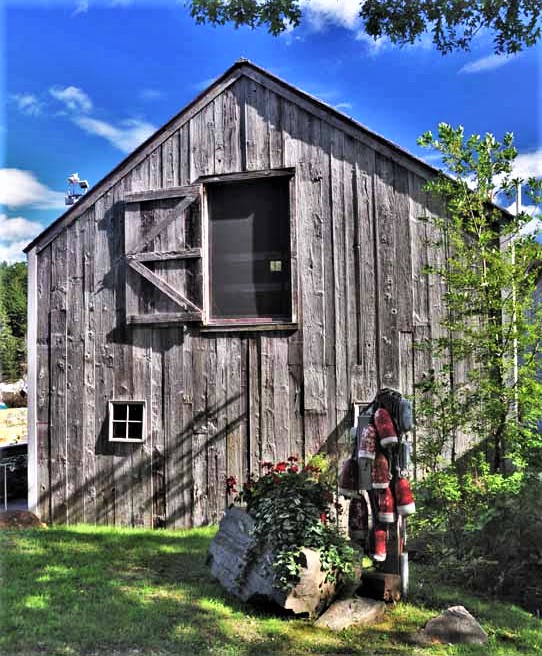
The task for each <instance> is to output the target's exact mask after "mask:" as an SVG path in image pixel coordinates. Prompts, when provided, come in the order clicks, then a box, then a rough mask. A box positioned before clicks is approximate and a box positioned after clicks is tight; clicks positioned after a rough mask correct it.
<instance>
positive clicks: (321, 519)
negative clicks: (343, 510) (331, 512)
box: [320, 513, 327, 524]
mask: <svg viewBox="0 0 542 656" xmlns="http://www.w3.org/2000/svg"><path fill="white" fill-rule="evenodd" d="M320 521H321V522H322V524H325V523H326V522H327V516H326V513H322V514H321V515H320Z"/></svg>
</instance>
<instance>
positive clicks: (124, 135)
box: [73, 116, 156, 153]
mask: <svg viewBox="0 0 542 656" xmlns="http://www.w3.org/2000/svg"><path fill="white" fill-rule="evenodd" d="M73 120H74V122H75V123H76V124H77V125H78V126H79V127H80V128H82V129H83V130H85V132H88V133H89V134H95V135H98V136H99V137H103V138H104V139H106V140H107V141H109V143H110V144H112V145H113V146H115V148H118V149H119V150H121V151H122V152H123V153H130V152H131V151H132V150H134V149H135V148H137V146H139V145H140V144H141V143H143V141H145V140H146V139H147V138H148V137H150V136H151V135H152V134H153V133H154V132H156V128H155V127H154V125H151V124H150V123H146V122H145V121H140V120H138V119H127V120H125V121H122V122H121V123H120V126H119V127H115V126H114V125H111V123H106V122H105V121H99V120H98V119H94V118H90V117H89V116H77V117H75V118H74V119H73Z"/></svg>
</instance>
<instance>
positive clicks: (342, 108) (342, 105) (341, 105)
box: [335, 102, 353, 111]
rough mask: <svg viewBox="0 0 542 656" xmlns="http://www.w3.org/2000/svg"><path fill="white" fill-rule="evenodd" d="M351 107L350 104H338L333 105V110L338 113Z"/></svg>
mask: <svg viewBox="0 0 542 656" xmlns="http://www.w3.org/2000/svg"><path fill="white" fill-rule="evenodd" d="M352 107H353V105H352V103H350V102H340V103H337V104H336V105H335V109H338V110H339V111H341V110H344V109H352Z"/></svg>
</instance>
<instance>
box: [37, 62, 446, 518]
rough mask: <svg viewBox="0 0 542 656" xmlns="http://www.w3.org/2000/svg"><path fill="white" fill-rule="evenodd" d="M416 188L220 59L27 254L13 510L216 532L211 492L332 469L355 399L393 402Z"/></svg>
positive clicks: (406, 161)
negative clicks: (261, 478)
mask: <svg viewBox="0 0 542 656" xmlns="http://www.w3.org/2000/svg"><path fill="white" fill-rule="evenodd" d="M434 175H435V170H434V169H433V168H431V167H429V166H428V165H426V164H425V163H424V162H422V161H420V160H418V159H416V158H415V157H413V156H411V155H410V154H408V153H407V152H405V151H404V150H402V149H401V148H399V147H397V146H396V145H394V144H392V143H390V142H389V141H387V140H386V139H384V138H382V137H380V136H378V135H376V134H374V133H372V132H370V131H369V130H367V129H366V128H365V127H363V126H362V125H360V124H359V123H357V122H355V121H353V120H352V119H350V118H348V117H346V116H344V115H343V114H341V113H340V112H338V111H336V110H335V109H333V108H332V107H329V106H328V105H326V104H324V103H322V102H320V101H319V100H317V99H315V98H313V97H311V96H309V95H308V94H306V93H304V92H302V91H300V90H299V89H297V88H295V87H293V86H291V85H290V84H288V83H286V82H284V81H282V80H280V79H279V78H277V77H276V76H274V75H272V74H270V73H269V72H267V71H265V70H263V69H261V68H259V67H257V66H256V65H254V64H252V63H250V62H248V61H246V60H240V61H238V62H236V63H235V64H234V65H233V66H232V67H231V68H230V69H229V70H227V71H226V72H225V73H224V74H223V75H222V76H221V77H220V78H218V79H217V80H216V81H215V82H214V83H213V84H212V85H211V86H210V87H209V88H208V89H206V90H205V91H204V92H203V93H201V94H200V95H199V96H198V97H197V98H196V99H195V100H194V101H193V102H192V103H190V104H189V105H188V106H187V107H185V108H184V109H183V110H182V111H181V112H180V113H179V114H178V115H177V116H175V117H174V118H173V119H172V120H171V121H169V122H168V123H167V124H166V125H164V126H163V127H162V128H161V129H160V130H158V132H156V133H155V134H154V135H153V136H152V137H151V138H150V139H148V140H147V141H146V142H145V143H144V144H142V145H141V146H140V147H139V148H138V149H137V150H135V151H134V152H133V153H132V154H131V155H129V156H128V157H127V158H126V159H125V160H124V161H123V162H121V163H120V164H119V165H118V166H117V167H116V168H115V169H114V170H113V171H112V172H111V173H110V174H109V175H107V176H106V177H105V178H104V179H103V180H101V181H100V182H99V183H97V184H95V185H94V186H93V187H92V188H91V189H90V190H89V191H88V193H87V194H86V195H84V196H83V197H82V198H81V199H80V200H78V201H77V202H76V203H75V204H74V205H73V206H71V207H70V208H69V209H68V210H67V211H66V212H65V213H64V214H63V215H62V216H61V217H60V218H59V219H58V220H57V221H56V222H55V223H53V224H52V225H51V226H49V227H48V228H47V229H46V230H45V231H44V232H43V233H42V234H40V235H39V236H38V237H37V238H36V239H35V240H34V241H33V242H32V243H31V244H29V246H28V247H27V249H26V252H27V255H28V263H29V507H30V509H32V510H34V511H36V512H37V513H38V514H39V516H40V517H41V518H42V519H43V520H44V521H46V522H48V523H53V524H57V523H75V522H88V523H97V524H110V525H120V526H146V527H164V526H166V527H171V528H181V527H190V526H198V525H203V524H206V523H210V522H216V521H217V520H219V519H220V517H221V515H222V513H223V511H224V509H225V506H226V502H227V500H226V497H225V485H224V480H225V477H226V476H227V475H235V476H237V477H238V478H243V477H244V475H245V474H246V472H248V471H253V472H255V471H257V470H258V466H259V463H260V462H261V461H262V460H276V459H284V458H286V457H288V456H290V455H297V456H299V457H300V458H305V457H307V456H309V455H311V454H313V453H315V452H317V451H319V450H322V449H323V450H327V451H330V452H334V451H335V449H336V445H337V443H338V441H339V440H340V439H341V437H344V435H345V434H346V433H347V432H348V430H349V428H350V425H351V423H352V408H353V404H354V403H355V402H362V401H365V400H370V399H372V397H373V396H374V394H375V392H376V391H377V390H378V389H379V388H380V387H382V386H389V387H395V388H398V389H400V390H401V391H402V392H403V393H406V394H412V392H413V385H414V381H415V380H417V379H418V378H419V377H420V376H422V375H423V373H424V372H426V371H428V370H429V369H430V368H431V366H432V363H431V361H430V356H429V355H428V352H427V351H426V350H423V349H419V348H417V345H419V344H423V343H424V342H426V341H427V340H428V339H429V338H430V337H431V336H434V335H435V334H437V332H438V330H439V313H440V309H441V295H442V289H441V284H440V282H439V281H438V280H437V279H435V277H434V276H431V275H425V274H424V273H423V270H424V267H425V266H426V265H427V264H431V263H434V262H435V261H436V260H438V258H441V257H443V254H442V252H441V251H440V250H438V249H435V247H434V245H433V242H434V239H433V238H432V235H431V231H432V230H433V228H431V225H430V224H428V223H427V222H426V221H424V220H423V219H424V217H425V216H427V214H428V213H430V212H432V211H434V207H432V203H431V201H430V199H428V198H427V195H426V193H425V192H424V190H423V186H424V183H425V182H426V180H428V179H429V178H431V177H432V176H434Z"/></svg>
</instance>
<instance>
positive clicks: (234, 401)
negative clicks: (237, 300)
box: [217, 335, 248, 518]
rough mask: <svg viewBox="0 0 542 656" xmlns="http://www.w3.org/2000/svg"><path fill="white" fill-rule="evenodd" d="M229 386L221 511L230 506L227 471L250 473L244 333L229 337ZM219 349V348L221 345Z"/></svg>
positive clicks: (238, 476)
mask: <svg viewBox="0 0 542 656" xmlns="http://www.w3.org/2000/svg"><path fill="white" fill-rule="evenodd" d="M225 347H226V357H227V361H226V390H227V396H226V401H227V407H226V417H227V434H226V442H225V445H226V458H225V464H226V468H225V470H224V471H223V472H220V474H221V488H220V492H221V496H220V503H221V514H220V517H219V518H221V516H222V513H223V512H224V510H225V509H226V499H225V493H224V480H225V476H226V475H228V476H229V475H234V476H235V477H236V479H237V480H238V481H243V480H244V479H245V477H246V474H247V469H248V462H247V456H246V454H247V441H246V439H247V437H246V410H245V409H246V398H245V395H246V384H245V380H244V373H245V372H244V366H243V362H244V361H246V352H245V349H246V343H245V340H243V339H242V338H241V337H238V336H233V335H232V336H231V338H229V339H228V338H226V345H225ZM217 350H218V349H217Z"/></svg>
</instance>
